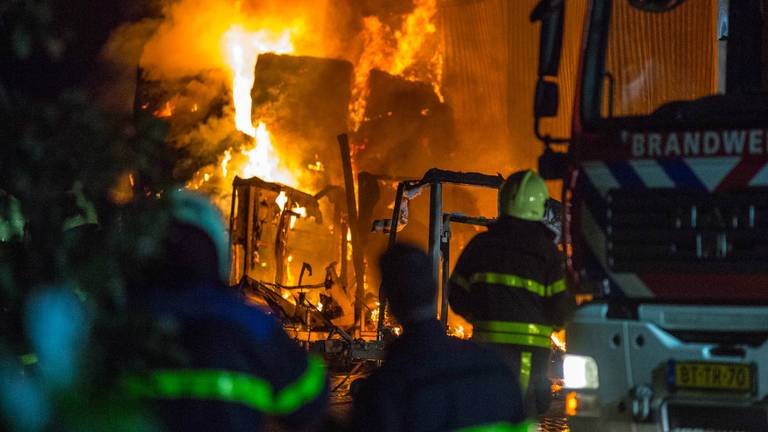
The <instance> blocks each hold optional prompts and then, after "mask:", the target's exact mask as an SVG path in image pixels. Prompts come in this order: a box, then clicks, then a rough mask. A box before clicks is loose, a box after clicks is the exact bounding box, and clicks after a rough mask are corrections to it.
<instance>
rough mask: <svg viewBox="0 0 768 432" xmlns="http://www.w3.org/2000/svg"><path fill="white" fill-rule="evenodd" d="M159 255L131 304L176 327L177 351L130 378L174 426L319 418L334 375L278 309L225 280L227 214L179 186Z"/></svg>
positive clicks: (253, 427)
mask: <svg viewBox="0 0 768 432" xmlns="http://www.w3.org/2000/svg"><path fill="white" fill-rule="evenodd" d="M164 199H166V200H167V202H166V204H167V208H168V210H169V212H168V213H169V215H168V216H169V217H168V219H169V223H168V227H167V230H166V232H165V234H164V236H163V238H161V239H160V240H161V243H162V246H161V249H162V253H161V255H162V256H161V257H159V258H158V261H159V262H157V263H155V265H154V266H153V267H152V271H151V273H152V274H151V275H149V277H147V281H145V284H144V285H143V286H140V287H137V288H136V290H140V291H138V292H134V293H133V295H132V305H133V308H134V309H135V310H136V311H138V312H144V313H145V314H148V315H149V316H150V317H153V318H154V320H155V321H157V322H162V323H165V324H164V325H165V326H166V327H168V328H170V329H173V332H172V336H173V342H174V343H175V344H177V345H178V346H177V347H175V349H176V350H177V351H178V352H177V351H172V352H174V356H171V355H169V356H167V357H168V358H167V359H166V358H162V359H153V361H152V362H151V364H148V365H147V366H148V367H147V370H144V371H142V373H141V374H139V375H136V376H129V377H126V378H125V380H124V384H125V388H126V390H127V392H128V394H129V395H131V396H134V397H138V398H142V399H147V400H148V402H151V403H150V404H149V406H151V407H152V408H153V409H154V410H155V411H156V414H157V416H158V419H159V420H160V421H161V422H162V424H163V426H164V430H167V431H170V432H173V431H212V430H227V431H249V432H252V431H260V430H263V429H264V426H265V423H266V421H265V417H267V416H271V417H277V418H279V419H280V420H282V421H283V422H284V423H285V424H286V425H288V426H289V427H293V428H300V427H311V426H312V425H314V424H316V423H318V422H319V421H321V420H322V414H323V412H324V410H325V406H326V396H327V392H328V389H327V380H326V373H325V367H324V365H323V362H322V360H320V359H319V358H316V357H314V356H309V357H308V356H307V355H306V352H305V351H304V350H303V349H302V348H301V347H300V346H299V345H298V344H296V343H295V342H294V341H293V340H291V339H290V338H289V337H288V335H287V334H285V332H284V331H283V329H282V326H280V324H279V323H278V322H277V321H275V320H274V319H273V318H272V317H271V316H268V315H267V314H265V313H264V312H262V311H261V310H259V309H256V308H254V307H252V306H250V305H249V304H247V303H246V302H245V300H244V299H242V298H241V297H238V296H236V295H235V293H234V292H233V291H232V290H230V288H229V287H228V286H227V279H228V272H229V247H228V242H227V236H226V229H225V226H224V224H223V223H222V220H221V215H220V214H219V212H218V211H217V210H216V208H215V207H214V206H213V205H212V204H211V203H210V202H209V201H208V200H207V199H206V198H205V197H203V196H201V195H198V194H195V193H192V192H189V191H185V190H180V191H172V192H169V193H168V194H167V197H166V198H164Z"/></svg>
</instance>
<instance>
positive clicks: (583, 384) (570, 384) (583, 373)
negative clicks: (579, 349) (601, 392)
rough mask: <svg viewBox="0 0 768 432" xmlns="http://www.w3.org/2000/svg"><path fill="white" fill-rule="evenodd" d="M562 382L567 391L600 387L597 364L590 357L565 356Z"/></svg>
mask: <svg viewBox="0 0 768 432" xmlns="http://www.w3.org/2000/svg"><path fill="white" fill-rule="evenodd" d="M563 380H564V381H565V388H567V389H596V388H598V387H600V381H599V379H598V376H597V362H596V361H595V359H593V358H592V357H588V356H580V355H573V354H566V355H565V356H564V358H563Z"/></svg>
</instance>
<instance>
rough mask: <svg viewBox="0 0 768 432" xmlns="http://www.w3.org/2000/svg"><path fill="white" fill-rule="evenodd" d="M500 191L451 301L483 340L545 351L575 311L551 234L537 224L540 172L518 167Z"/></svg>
mask: <svg viewBox="0 0 768 432" xmlns="http://www.w3.org/2000/svg"><path fill="white" fill-rule="evenodd" d="M500 195H501V197H500V199H501V209H502V214H501V215H500V217H499V220H498V222H497V223H496V224H494V225H492V226H491V227H490V229H489V230H488V231H487V232H484V233H481V234H478V235H477V236H475V238H473V239H472V241H470V242H469V244H468V245H467V246H466V248H465V249H464V251H463V252H462V254H461V256H460V257H459V260H458V262H457V264H456V267H455V269H454V272H453V274H452V276H451V290H450V297H449V300H450V304H451V307H452V308H453V310H454V311H455V312H457V313H458V314H460V315H462V316H464V317H465V318H467V319H468V320H469V321H470V322H471V323H472V324H473V326H474V331H473V335H474V336H473V337H474V339H476V340H478V341H480V342H488V343H495V344H514V345H523V346H531V347H539V348H546V349H549V348H550V339H549V337H550V333H551V332H552V330H553V326H561V325H562V324H563V320H564V319H565V317H566V315H567V314H568V313H569V312H570V310H571V309H572V308H571V305H570V303H571V302H569V301H568V300H567V298H568V297H569V296H568V293H567V292H566V290H565V283H564V280H563V269H562V265H561V258H560V255H559V252H558V251H557V248H556V246H555V245H554V242H553V239H554V236H553V233H552V231H550V230H549V229H548V228H547V227H546V226H545V225H544V224H543V223H542V221H543V219H544V216H545V203H546V201H547V199H548V198H549V193H548V191H547V187H546V185H545V184H544V180H542V179H541V177H540V176H539V175H538V174H536V173H534V172H533V171H522V172H518V173H515V174H513V175H511V176H510V177H509V178H508V179H507V180H506V181H505V183H504V184H503V185H502V188H501V191H500Z"/></svg>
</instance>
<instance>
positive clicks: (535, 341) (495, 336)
mask: <svg viewBox="0 0 768 432" xmlns="http://www.w3.org/2000/svg"><path fill="white" fill-rule="evenodd" d="M472 339H474V340H475V341H477V342H486V343H497V344H510V345H525V346H532V347H538V348H547V349H548V348H551V344H552V343H551V341H550V340H549V337H544V336H538V335H520V334H513V333H493V332H484V331H477V330H473V332H472Z"/></svg>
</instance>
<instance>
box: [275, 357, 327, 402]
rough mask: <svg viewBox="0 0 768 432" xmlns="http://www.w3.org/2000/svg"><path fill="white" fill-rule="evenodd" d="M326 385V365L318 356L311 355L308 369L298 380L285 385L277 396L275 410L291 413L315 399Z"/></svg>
mask: <svg viewBox="0 0 768 432" xmlns="http://www.w3.org/2000/svg"><path fill="white" fill-rule="evenodd" d="M324 387H325V365H324V364H323V362H322V360H320V359H319V358H317V357H313V356H310V357H309V358H308V360H307V370H306V371H305V372H304V374H303V375H302V376H301V377H300V378H299V379H298V380H296V381H294V382H292V383H291V384H288V385H287V386H285V388H284V389H282V390H280V391H279V392H278V393H277V395H276V396H275V411H276V412H277V413H291V412H293V411H296V410H297V409H299V408H301V407H302V406H304V404H305V403H307V402H310V401H312V400H314V399H315V398H316V397H317V396H318V395H319V394H320V393H322V391H323V388H324Z"/></svg>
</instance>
